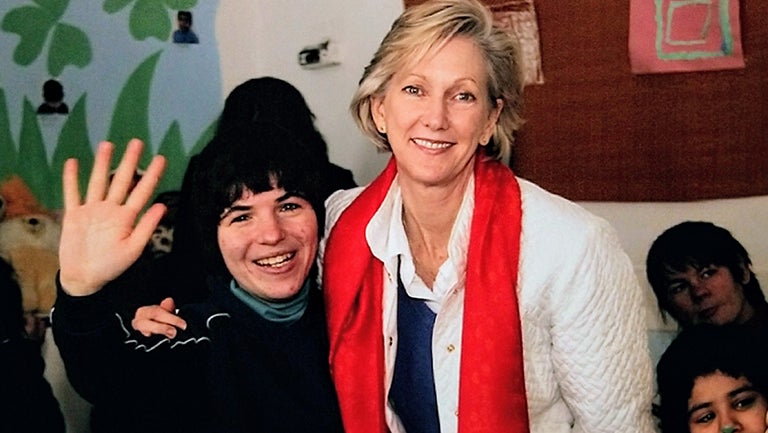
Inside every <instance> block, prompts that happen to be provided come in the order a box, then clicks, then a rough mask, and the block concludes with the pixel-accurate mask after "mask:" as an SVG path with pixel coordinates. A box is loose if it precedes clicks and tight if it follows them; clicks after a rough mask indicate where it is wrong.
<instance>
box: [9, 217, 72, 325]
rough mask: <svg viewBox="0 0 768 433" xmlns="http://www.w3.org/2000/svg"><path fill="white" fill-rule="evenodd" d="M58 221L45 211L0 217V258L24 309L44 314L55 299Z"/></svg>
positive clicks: (59, 227)
mask: <svg viewBox="0 0 768 433" xmlns="http://www.w3.org/2000/svg"><path fill="white" fill-rule="evenodd" d="M60 235H61V225H60V224H59V222H58V221H56V220H55V219H54V218H53V217H52V216H50V215H49V214H46V213H40V214H30V215H24V216H15V217H7V216H6V218H5V219H4V220H3V221H0V258H2V259H3V260H5V261H6V262H8V263H9V264H10V265H11V267H12V268H13V271H14V274H15V276H16V279H17V281H18V283H19V287H21V294H22V305H23V309H24V312H25V313H34V314H39V315H47V314H48V313H49V312H50V310H51V307H53V303H54V301H55V299H56V283H55V279H56V272H57V270H58V269H59V258H58V246H59V236H60Z"/></svg>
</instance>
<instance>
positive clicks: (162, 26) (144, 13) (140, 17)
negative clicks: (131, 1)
mask: <svg viewBox="0 0 768 433" xmlns="http://www.w3.org/2000/svg"><path fill="white" fill-rule="evenodd" d="M130 29H131V35H133V37H134V38H136V39H138V40H140V41H143V40H144V39H147V38H150V37H154V38H157V39H158V40H161V41H165V40H167V39H168V35H170V34H171V19H170V18H169V17H168V11H166V9H165V7H164V6H163V4H162V3H161V2H160V0H137V1H136V4H135V5H133V9H132V10H131V19H130Z"/></svg>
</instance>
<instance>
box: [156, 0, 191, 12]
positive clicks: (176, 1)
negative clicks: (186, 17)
mask: <svg viewBox="0 0 768 433" xmlns="http://www.w3.org/2000/svg"><path fill="white" fill-rule="evenodd" d="M163 3H165V5H166V6H168V7H169V8H170V9H172V10H177V11H178V10H184V9H192V8H193V7H195V5H196V4H197V0H165V1H164V2H163Z"/></svg>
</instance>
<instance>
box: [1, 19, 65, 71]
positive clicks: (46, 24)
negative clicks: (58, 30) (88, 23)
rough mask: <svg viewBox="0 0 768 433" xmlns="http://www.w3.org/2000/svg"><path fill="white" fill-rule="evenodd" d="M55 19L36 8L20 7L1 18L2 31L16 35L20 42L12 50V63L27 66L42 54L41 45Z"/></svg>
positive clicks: (43, 43)
mask: <svg viewBox="0 0 768 433" xmlns="http://www.w3.org/2000/svg"><path fill="white" fill-rule="evenodd" d="M56 20H57V17H56V16H54V15H52V14H51V13H50V12H49V11H48V10H46V9H42V8H40V7H37V6H22V7H19V8H16V9H13V10H11V11H9V12H8V13H7V14H6V15H5V17H4V18H3V24H2V29H3V31H6V32H9V33H16V34H17V35H19V37H20V38H21V40H20V41H19V45H17V46H16V49H15V50H13V61H14V62H16V64H18V65H21V66H27V65H29V64H31V63H32V62H34V61H35V59H37V58H38V57H39V56H40V53H42V52H43V45H45V40H46V39H47V38H48V32H50V31H51V28H53V26H54V24H55V23H56Z"/></svg>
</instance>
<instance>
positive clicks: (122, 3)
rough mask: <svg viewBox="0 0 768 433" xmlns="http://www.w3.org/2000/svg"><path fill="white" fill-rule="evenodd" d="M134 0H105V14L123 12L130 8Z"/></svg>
mask: <svg viewBox="0 0 768 433" xmlns="http://www.w3.org/2000/svg"><path fill="white" fill-rule="evenodd" d="M132 1H133V0H105V1H104V12H106V13H108V14H113V13H115V12H119V11H121V10H122V9H123V8H125V7H126V6H128V5H129V4H130V3H131V2H132Z"/></svg>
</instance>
